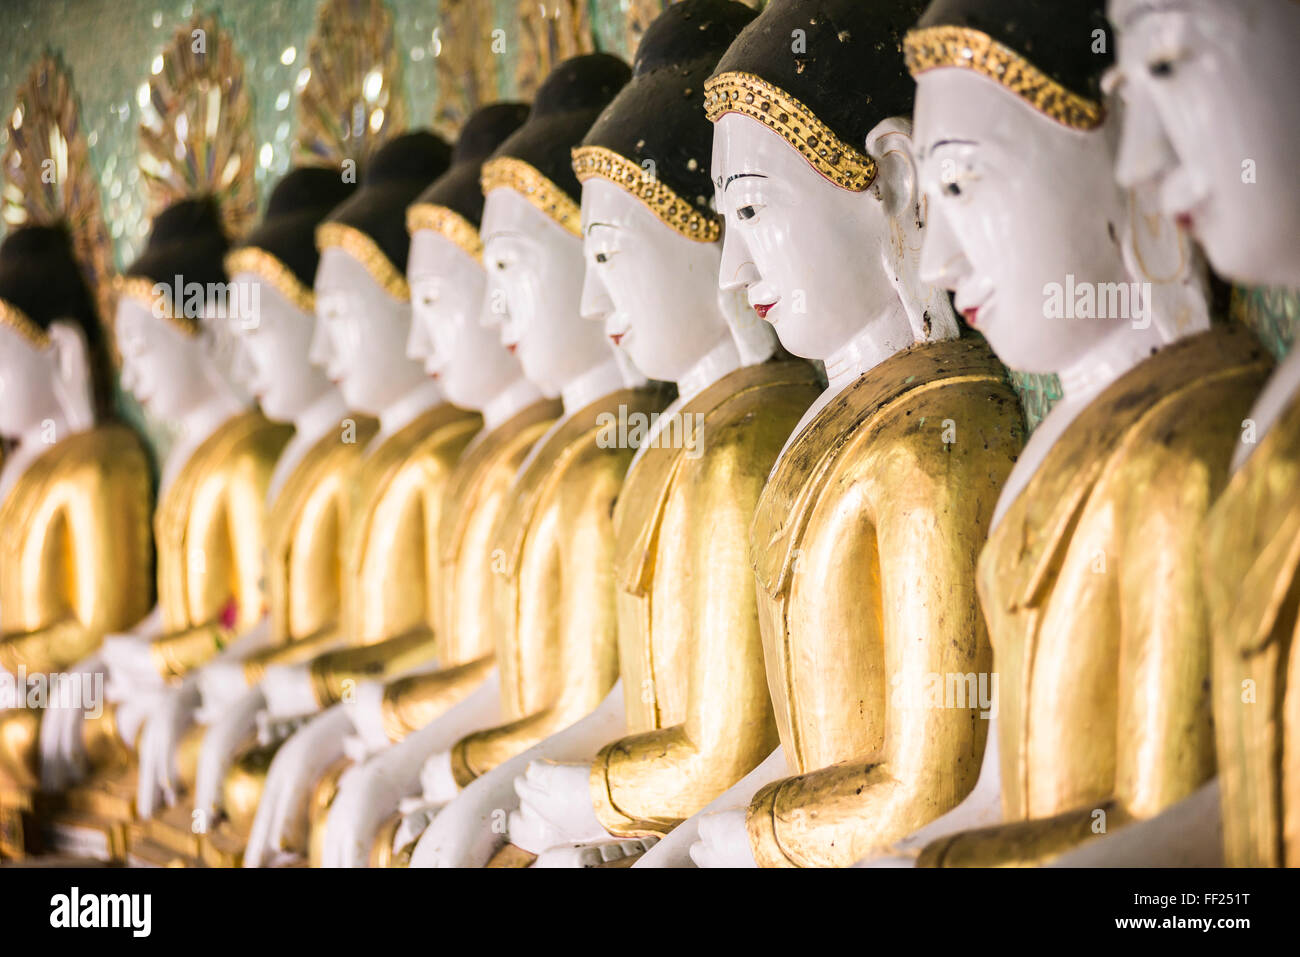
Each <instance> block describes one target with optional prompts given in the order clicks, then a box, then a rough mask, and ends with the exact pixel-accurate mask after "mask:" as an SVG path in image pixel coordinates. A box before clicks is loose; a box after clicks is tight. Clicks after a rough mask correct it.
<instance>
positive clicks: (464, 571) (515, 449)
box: [383, 400, 561, 741]
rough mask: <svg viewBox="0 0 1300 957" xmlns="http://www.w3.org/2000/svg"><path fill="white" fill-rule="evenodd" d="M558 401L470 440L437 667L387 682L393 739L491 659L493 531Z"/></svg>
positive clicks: (453, 698) (428, 715)
mask: <svg viewBox="0 0 1300 957" xmlns="http://www.w3.org/2000/svg"><path fill="white" fill-rule="evenodd" d="M560 413H561V407H560V404H559V402H557V401H554V400H541V401H538V402H535V403H533V404H532V405H530V406H529V407H528V408H526V409H523V410H521V411H520V412H519V413H517V414H516V415H515V416H514V417H513V418H511V419H510V420H509V421H507V422H503V423H502V424H501V425H499V426H498V427H497V428H495V429H493V430H492V431H491V432H488V433H487V434H485V435H482V436H480V438H479V440H478V441H477V442H476V443H475V444H474V445H471V446H470V447H469V448H468V449H467V450H466V452H465V454H464V455H463V456H462V457H461V461H460V464H459V465H457V466H456V471H455V473H454V474H453V475H452V477H451V480H450V482H449V483H448V486H447V493H446V500H445V505H444V508H445V511H446V515H447V519H446V520H445V521H444V522H443V523H442V525H441V526H440V528H439V542H438V555H439V565H440V569H441V570H440V574H439V580H438V585H439V586H440V587H441V588H442V589H443V598H442V603H441V612H442V619H441V621H440V622H439V625H438V628H437V629H436V634H435V644H436V648H437V660H438V664H439V666H440V667H439V669H438V670H437V671H433V672H425V673H423V674H416V675H410V676H408V677H403V678H398V679H397V680H396V681H393V682H390V683H389V684H388V686H387V687H386V688H385V689H384V701H383V723H384V728H385V730H386V731H387V732H388V737H389V739H390V740H391V741H400V740H402V738H404V737H406V736H407V735H408V734H410V733H411V732H412V731H416V730H418V729H420V728H423V727H424V726H425V725H427V724H428V723H429V722H430V721H433V720H434V719H435V718H437V717H438V716H439V715H441V714H442V713H443V712H444V711H446V710H447V709H448V708H450V707H451V706H452V705H453V704H455V703H456V702H457V701H460V700H461V699H462V698H464V697H465V695H466V694H468V693H469V692H470V691H472V690H473V689H474V688H475V687H476V686H477V685H478V684H479V682H481V681H482V680H483V679H484V678H485V677H487V674H488V672H489V671H490V670H491V668H492V665H493V663H494V654H493V653H494V650H495V641H496V630H495V629H494V627H493V623H494V618H493V615H494V609H493V605H492V578H493V575H492V548H493V546H494V545H495V541H494V540H493V537H492V534H493V531H494V529H495V528H496V524H497V522H498V520H499V519H500V517H501V515H502V513H503V512H505V510H506V509H507V507H508V506H509V504H510V496H511V488H512V486H513V485H514V480H515V476H516V475H517V474H518V472H519V467H520V465H521V464H522V463H523V460H524V457H525V456H526V455H527V454H528V450H529V449H531V448H532V447H533V445H534V444H535V443H536V442H537V440H538V439H540V438H541V437H542V435H543V434H544V433H545V432H546V430H547V429H549V428H550V427H551V425H552V424H554V422H555V420H556V419H557V418H559V416H560Z"/></svg>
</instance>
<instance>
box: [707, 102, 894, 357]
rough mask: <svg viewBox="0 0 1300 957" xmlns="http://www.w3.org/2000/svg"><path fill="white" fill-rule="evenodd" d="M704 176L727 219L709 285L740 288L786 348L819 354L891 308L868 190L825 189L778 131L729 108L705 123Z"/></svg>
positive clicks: (883, 229)
mask: <svg viewBox="0 0 1300 957" xmlns="http://www.w3.org/2000/svg"><path fill="white" fill-rule="evenodd" d="M712 176H713V185H714V190H715V192H716V196H717V207H718V211H719V212H720V213H722V214H723V216H725V218H726V228H725V230H724V233H723V251H722V263H721V266H720V270H719V274H718V282H719V284H720V285H721V287H722V288H723V289H744V290H745V293H746V295H747V297H748V300H749V304H750V306H751V307H752V308H753V309H754V311H755V312H756V313H757V314H758V315H759V316H760V317H761V318H764V319H766V320H767V321H768V322H770V323H771V324H772V325H773V327H774V328H775V329H776V334H777V337H778V338H779V339H780V340H781V344H782V345H784V346H785V347H786V349H788V350H789V351H790V352H793V353H794V354H795V355H798V356H803V357H804V358H807V359H826V358H828V357H829V356H831V355H833V354H834V353H835V352H836V351H837V350H838V349H840V348H841V347H842V346H844V345H845V344H846V343H848V342H849V341H850V340H851V339H853V338H854V337H855V336H856V335H857V334H858V333H860V332H861V331H862V329H863V328H864V325H865V324H866V323H867V322H869V321H870V320H871V319H873V318H874V317H876V316H877V315H880V314H881V313H882V312H883V311H885V310H887V309H888V308H890V307H891V306H893V305H897V302H898V294H897V291H896V290H895V289H894V287H893V286H892V284H891V283H890V277H889V276H887V275H886V272H885V269H884V268H883V266H884V260H883V259H882V255H883V248H884V246H885V244H886V243H887V242H888V237H889V225H888V218H887V216H886V215H885V211H884V209H883V207H882V205H881V203H880V200H879V199H878V198H877V196H876V195H875V193H874V191H873V190H870V189H869V190H865V191H863V192H860V193H856V192H851V191H849V190H845V189H842V188H840V187H838V186H836V185H834V184H833V183H831V182H830V181H829V180H828V179H826V178H825V177H823V176H822V175H821V174H820V173H818V172H817V171H816V170H814V169H813V168H812V167H811V166H810V165H808V162H807V161H806V160H805V159H804V158H803V157H802V156H800V155H799V153H798V152H797V151H796V150H795V149H794V147H793V146H791V145H790V144H789V143H787V142H786V141H785V139H783V138H782V137H781V136H780V134H778V133H775V132H773V131H772V130H769V129H768V128H767V127H765V126H764V125H763V124H762V123H760V122H758V121H757V120H755V119H752V118H750V117H748V116H743V115H740V114H735V113H728V114H725V115H724V116H722V117H721V118H720V119H719V120H718V122H717V123H716V124H714V130H713V167H712Z"/></svg>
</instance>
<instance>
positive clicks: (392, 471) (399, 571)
mask: <svg viewBox="0 0 1300 957" xmlns="http://www.w3.org/2000/svg"><path fill="white" fill-rule="evenodd" d="M482 424H483V419H482V417H481V416H480V415H478V413H475V412H465V411H463V410H461V409H457V408H456V407H454V406H452V405H449V404H446V403H443V404H439V405H436V406H434V407H433V408H431V409H427V410H426V411H424V412H423V413H421V414H420V415H418V416H417V417H416V418H415V419H414V420H412V421H411V422H409V423H408V424H407V425H405V426H404V427H402V428H401V429H398V430H397V431H396V432H394V433H393V434H392V435H390V436H388V437H387V438H385V439H383V440H381V442H380V444H379V446H378V447H377V448H375V449H374V450H372V451H370V452H369V453H368V454H367V455H366V456H365V457H364V458H363V459H362V460H361V462H360V464H359V465H358V471H357V474H356V476H355V479H354V482H353V486H354V487H353V495H352V505H351V515H352V518H351V521H350V522H349V524H348V529H347V533H346V534H345V535H344V538H343V546H342V547H343V552H342V567H343V571H342V574H343V582H344V584H343V610H342V622H343V628H342V632H343V638H344V641H345V644H344V646H342V647H338V648H334V649H332V650H328V651H324V652H322V653H321V654H318V655H316V656H315V657H313V658H312V659H311V661H310V663H309V664H308V669H309V673H310V678H311V682H312V689H313V691H314V693H315V697H316V701H317V704H318V705H319V706H320V707H321V708H322V709H323V708H327V707H329V706H331V705H333V704H337V703H339V702H341V701H344V700H350V699H351V695H352V693H353V691H354V690H355V689H356V687H357V686H358V685H359V684H360V683H361V682H363V681H388V680H391V679H393V678H396V677H398V676H400V675H402V674H404V673H405V672H408V671H411V670H412V669H415V668H418V667H420V666H421V665H426V664H429V663H431V662H432V661H434V659H435V657H436V656H437V653H438V643H437V642H438V638H437V628H438V624H439V622H440V621H441V620H442V615H443V611H442V585H441V583H440V578H439V567H438V566H439V562H438V541H439V536H440V530H441V526H442V521H443V519H444V518H447V520H449V521H450V520H451V515H450V513H449V511H448V510H447V508H446V493H447V490H448V487H449V483H450V481H451V478H452V475H453V474H454V472H455V470H456V464H457V462H458V461H459V460H460V457H461V455H462V453H463V452H464V451H465V449H466V447H467V446H468V445H469V443H470V441H471V440H472V439H473V438H474V435H475V434H476V433H477V432H478V431H479V429H480V428H481V427H482ZM348 763H349V762H347V761H342V762H338V763H336V764H335V765H334V766H333V767H332V768H331V769H330V770H329V771H328V772H327V773H326V774H325V775H324V777H323V778H322V779H321V780H320V781H318V782H317V784H316V788H315V792H316V793H315V794H314V795H313V796H312V798H311V810H310V812H309V815H308V833H303V834H300V835H298V836H297V838H296V839H295V840H293V841H290V844H291V845H293V846H294V847H295V849H296V850H297V851H298V852H299V853H302V854H311V855H312V856H313V858H317V857H318V855H319V850H320V846H321V843H320V842H321V841H322V840H323V839H324V823H325V816H326V814H327V813H328V810H329V805H330V803H331V802H332V800H333V796H334V794H335V793H336V791H337V785H338V779H339V777H340V776H341V775H342V773H343V771H344V770H345V769H346V768H347V765H348ZM269 767H270V754H269V753H268V751H267V750H266V749H259V750H257V751H255V752H253V753H251V754H249V755H248V756H247V758H246V759H243V760H240V761H239V762H237V763H236V766H235V767H234V768H232V769H231V772H230V775H229V776H228V778H227V781H226V788H225V790H226V794H227V796H228V797H227V800H228V802H229V803H232V804H233V803H236V802H235V801H232V800H231V798H232V797H233V796H234V795H235V792H238V793H239V795H241V796H240V797H239V799H238V803H239V804H241V805H243V806H244V807H247V808H249V809H250V812H249V816H248V817H249V823H250V824H251V819H252V813H253V812H254V811H255V809H256V806H257V802H258V800H260V796H261V791H262V787H263V785H264V783H265V779H266V773H267V771H268V770H269Z"/></svg>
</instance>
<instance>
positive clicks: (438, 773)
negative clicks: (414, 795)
mask: <svg viewBox="0 0 1300 957" xmlns="http://www.w3.org/2000/svg"><path fill="white" fill-rule="evenodd" d="M420 788H421V791H422V792H423V794H424V801H425V803H426V804H431V805H434V806H436V807H442V806H443V805H444V804H448V803H450V802H451V801H454V800H455V799H456V795H457V794H459V793H460V785H459V784H457V783H456V778H455V776H454V775H453V774H452V773H451V752H450V751H435V752H434V753H433V754H432V755H430V756H429V758H428V760H426V761H425V762H424V765H423V767H421V768H420Z"/></svg>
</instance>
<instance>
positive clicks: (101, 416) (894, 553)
mask: <svg viewBox="0 0 1300 957" xmlns="http://www.w3.org/2000/svg"><path fill="white" fill-rule="evenodd" d="M1297 52H1300V4H1298V3H1296V2H1294V0H1167V2H1164V3H1161V4H1150V3H1147V2H1143V0H1110V3H1109V4H1108V5H1107V4H1104V3H1102V2H1101V0H1078V2H1075V3H1071V4H1068V5H1057V4H1044V3H1040V2H1034V0H931V2H924V0H872V2H862V0H771V2H769V3H768V4H767V5H766V6H765V8H764V9H763V10H762V12H761V13H756V12H755V11H754V10H753V9H751V8H750V7H748V6H746V5H744V4H741V3H738V2H734V0H681V2H678V3H674V4H671V5H669V6H668V7H667V8H666V9H665V11H664V12H663V13H662V14H661V15H660V16H659V17H658V18H657V19H656V20H655V21H654V22H653V23H652V24H651V25H650V26H649V28H648V29H647V30H646V32H645V34H644V37H643V38H642V41H641V44H640V46H639V48H638V50H637V53H636V56H635V62H634V64H633V65H632V66H631V67H630V68H629V66H628V65H627V64H625V63H624V62H623V61H622V60H621V59H619V58H617V57H615V56H613V55H610V54H607V53H593V54H586V55H581V56H578V57H575V58H572V59H569V60H566V61H564V62H561V63H559V64H558V65H557V66H555V68H554V69H553V70H552V71H551V72H550V74H549V76H548V77H547V78H546V79H545V81H544V83H543V84H542V85H541V87H540V89H539V90H538V91H537V94H536V97H535V100H534V102H532V104H531V105H525V104H521V103H508V102H503V103H495V104H491V105H488V106H484V107H481V108H480V109H478V110H477V111H476V112H474V113H473V114H472V115H471V116H470V117H469V119H468V120H467V121H466V123H465V124H464V127H463V129H462V131H461V132H460V134H459V136H458V138H457V140H456V142H455V143H454V145H451V144H448V143H447V142H445V141H444V140H443V139H442V138H440V137H439V136H437V135H435V134H433V133H431V132H428V131H415V132H405V133H401V134H399V135H394V136H393V137H391V138H390V139H388V140H387V142H385V143H383V144H382V145H381V146H379V147H378V149H377V150H376V151H375V152H374V154H373V155H372V156H370V157H369V158H368V160H367V162H366V163H365V165H364V167H363V169H362V171H361V176H360V181H359V183H353V182H351V181H350V180H349V178H348V177H347V176H343V175H340V170H339V169H337V168H330V167H326V166H322V165H302V166H300V167H298V168H295V169H293V170H291V171H290V172H289V173H288V174H287V175H285V176H284V177H283V178H282V179H281V180H280V181H279V182H278V184H277V185H276V186H275V189H274V192H273V193H272V194H271V197H270V200H269V204H268V205H267V208H266V210H265V213H264V214H263V216H262V217H261V219H260V220H259V221H258V222H257V223H256V225H255V226H254V227H253V228H252V229H251V231H247V232H245V233H243V234H242V235H238V236H236V235H235V234H234V233H233V231H232V230H231V228H230V226H229V222H228V217H227V210H226V209H225V208H224V207H223V194H222V192H221V190H219V189H218V188H217V187H216V185H214V182H213V181H207V182H204V181H202V179H201V178H200V180H199V181H198V182H197V183H195V184H192V186H193V188H192V189H191V190H190V192H188V193H187V194H185V195H177V196H176V197H175V199H174V201H173V202H171V203H170V204H169V205H167V206H166V208H165V209H163V210H162V211H161V212H159V213H158V215H157V216H156V217H155V218H154V219H153V222H152V229H151V233H150V235H149V238H148V243H147V246H146V248H145V250H144V252H143V253H142V254H141V255H140V256H139V257H138V258H137V259H136V260H135V261H134V262H133V263H132V264H131V265H130V266H129V267H128V268H127V269H126V270H125V273H124V276H122V277H120V278H118V279H116V280H115V281H114V283H113V288H114V291H115V293H116V295H117V305H116V315H115V319H114V321H113V322H112V323H111V325H109V324H102V323H101V322H100V318H99V316H98V315H97V312H96V303H97V291H96V290H94V289H92V288H90V286H89V285H88V281H87V280H86V278H85V277H86V276H87V275H88V273H87V271H86V269H85V268H84V267H85V264H84V262H82V260H81V259H80V258H79V256H81V255H82V249H83V246H82V245H81V244H79V243H78V242H77V235H76V229H75V225H74V224H71V221H70V219H69V218H68V216H67V211H66V210H63V211H62V212H61V215H63V219H49V220H47V221H41V220H40V218H39V217H38V216H36V215H35V214H33V216H32V218H31V221H30V222H29V223H28V224H26V225H24V226H23V227H21V228H18V229H14V230H11V232H10V234H9V235H8V237H7V238H6V239H5V241H4V244H3V247H2V248H0V319H3V322H2V323H0V432H2V433H3V434H4V436H5V437H6V439H7V440H8V443H7V448H6V458H5V460H4V463H3V471H2V473H0V502H2V504H0V626H2V631H3V637H0V666H2V667H3V669H4V672H5V675H7V676H8V677H9V678H10V679H15V678H17V677H20V676H25V678H24V680H27V681H29V682H30V681H31V680H32V676H38V675H44V676H47V677H48V690H49V701H48V702H47V703H46V704H45V706H44V707H27V706H25V705H24V704H23V702H21V701H18V702H12V701H11V702H10V705H11V706H10V707H8V708H7V709H6V710H4V711H3V712H0V822H2V823H3V829H2V830H0V852H3V853H4V854H5V855H6V856H8V857H13V858H19V859H35V858H39V857H40V856H41V855H62V856H64V857H72V858H75V859H84V860H89V859H95V860H98V861H109V862H115V863H125V864H132V865H175V864H182V865H187V866H304V865H315V866H420V867H424V866H476V867H477V866H503V867H505V866H515V867H524V866H534V867H546V866H552V867H575V866H577V867H592V866H599V867H614V866H627V865H630V864H631V865H635V866H641V867H654V866H660V867H689V866H700V867H716V866H755V865H758V866H764V867H770V866H804V867H818V866H853V865H859V866H870V867H887V866H909V867H910V866H968V865H974V866H980V865H994V864H997V865H1070V864H1073V865H1080V864H1087V865H1098V866H1105V865H1122V864H1139V863H1165V864H1189V863H1191V864H1228V865H1253V866H1282V865H1288V864H1291V865H1294V864H1297V863H1300V750H1298V749H1297V746H1296V741H1297V740H1300V705H1298V703H1300V643H1298V642H1297V626H1298V622H1300V610H1298V609H1300V605H1298V603H1297V594H1298V592H1297V589H1298V588H1300V495H1298V494H1297V490H1298V489H1300V359H1298V358H1297V357H1296V355H1295V354H1292V355H1290V356H1288V357H1286V358H1284V359H1282V360H1281V361H1280V362H1276V361H1275V359H1274V357H1273V356H1272V355H1271V354H1270V352H1269V351H1268V350H1266V349H1265V348H1264V347H1263V345H1262V344H1261V342H1260V340H1259V339H1258V337H1257V336H1255V335H1254V334H1253V333H1252V331H1251V330H1250V329H1249V328H1247V327H1246V326H1245V325H1243V324H1242V323H1241V322H1233V321H1230V320H1229V319H1228V318H1227V316H1226V315H1224V310H1223V309H1222V304H1221V302H1220V300H1219V298H1218V297H1216V296H1215V295H1214V294H1213V293H1214V290H1215V289H1216V288H1217V286H1216V284H1219V285H1221V284H1222V282H1232V283H1238V284H1243V285H1261V286H1264V285H1266V286H1277V287H1297V286H1300V192H1298V191H1297V188H1296V182H1295V178H1294V170H1295V165H1294V164H1295V157H1296V155H1297V154H1298V153H1300V103H1297V101H1296V100H1295V98H1294V97H1289V96H1287V95H1286V94H1285V91H1286V90H1288V89H1291V90H1294V89H1295V84H1296V82H1297V80H1298V79H1300V57H1297V55H1296V54H1297ZM9 172H10V171H9V170H8V169H7V170H6V175H9ZM227 192H229V191H228V190H227ZM1211 271H1212V272H1211ZM182 277H183V279H184V283H185V284H186V286H187V287H188V284H189V283H191V282H193V283H199V284H202V287H203V288H204V289H212V288H229V289H234V290H236V291H237V292H236V293H232V294H231V295H230V296H229V297H228V298H229V299H230V300H231V301H252V302H256V303H259V306H258V309H257V314H256V315H255V316H254V317H253V318H252V321H248V318H247V317H243V319H242V320H241V319H240V318H239V317H231V316H229V315H218V314H217V313H218V312H219V310H216V309H213V308H211V299H210V298H209V299H205V300H204V303H206V304H204V305H202V308H199V309H192V308H189V307H188V306H187V305H186V304H185V303H182V302H181V299H182V298H183V297H182V296H181V295H179V293H178V292H177V290H179V289H181V278H182ZM168 290H171V292H170V293H169V292H168ZM1060 290H1065V292H1064V298H1065V300H1066V301H1065V303H1064V308H1061V305H1062V304H1061V302H1059V301H1058V300H1059V299H1060V298H1061V296H1060ZM1120 293H1123V295H1119V294H1120ZM232 355H234V356H236V357H237V358H238V360H239V361H233V360H231V361H227V360H230V357H231V356H232ZM114 356H116V359H115V358H113V357H114ZM114 361H116V362H118V363H120V374H121V383H122V387H123V388H124V389H125V390H127V391H129V392H130V393H131V394H133V396H134V397H135V398H136V399H137V400H138V401H139V402H140V403H141V405H142V406H143V407H144V408H145V409H146V410H147V411H148V412H149V414H150V415H151V416H152V417H153V418H154V419H155V420H158V421H163V422H166V423H168V424H169V426H170V427H171V429H172V433H173V434H174V436H175V440H174V441H173V442H172V443H171V445H170V447H169V449H168V451H167V453H166V455H165V457H164V458H163V460H162V461H161V463H160V477H159V478H158V489H157V493H156V501H155V496H154V491H153V487H152V484H151V475H150V464H149V458H148V456H147V455H146V452H145V449H144V446H143V444H142V442H141V440H140V439H139V437H138V436H137V434H136V433H135V432H134V431H133V430H132V429H130V428H128V427H127V426H126V425H124V424H123V423H122V422H121V421H120V420H119V419H118V418H116V417H115V416H114V414H113V412H112V411H111V405H110V403H109V397H110V391H109V387H108V386H107V385H106V383H107V382H108V379H107V378H106V377H108V376H111V374H112V371H113V370H112V366H113V363H114ZM1008 369H1012V370H1016V371H1017V372H1018V373H1033V374H1042V375H1047V374H1052V375H1055V376H1057V377H1058V378H1059V382H1060V392H1061V395H1060V397H1059V399H1058V400H1057V401H1056V402H1055V404H1054V405H1053V406H1052V408H1051V410H1050V412H1048V414H1047V415H1046V417H1045V418H1044V419H1043V420H1042V421H1041V423H1038V424H1037V425H1036V427H1035V428H1034V429H1033V430H1032V431H1030V430H1029V429H1028V428H1027V426H1026V419H1025V415H1024V412H1023V409H1022V405H1021V400H1020V397H1019V395H1018V393H1017V391H1016V389H1015V388H1014V387H1013V384H1012V383H1013V379H1012V377H1011V376H1010V374H1009V373H1008V371H1007V370H1008ZM232 370H234V371H232ZM241 385H242V388H241ZM249 395H251V396H253V397H254V398H255V402H253V401H251V400H250V399H249ZM96 682H100V683H102V688H103V699H104V700H103V706H102V707H100V708H96V709H94V710H93V711H92V710H89V709H88V708H87V707H86V706H85V702H84V701H80V700H79V699H78V696H77V695H75V694H74V695H64V694H62V693H61V692H65V691H76V690H77V689H79V688H94V687H97V684H96ZM69 702H72V703H69Z"/></svg>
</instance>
